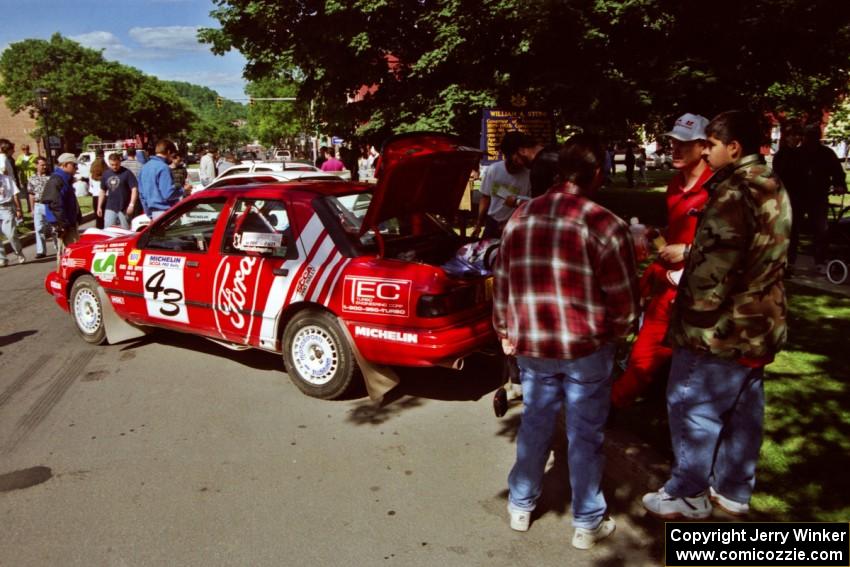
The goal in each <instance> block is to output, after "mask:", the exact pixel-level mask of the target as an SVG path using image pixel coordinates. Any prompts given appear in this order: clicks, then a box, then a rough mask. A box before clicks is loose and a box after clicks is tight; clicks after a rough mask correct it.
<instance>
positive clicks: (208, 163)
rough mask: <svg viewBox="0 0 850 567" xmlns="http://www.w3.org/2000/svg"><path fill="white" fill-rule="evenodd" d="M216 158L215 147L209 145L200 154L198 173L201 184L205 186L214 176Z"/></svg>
mask: <svg viewBox="0 0 850 567" xmlns="http://www.w3.org/2000/svg"><path fill="white" fill-rule="evenodd" d="M217 160H218V150H217V149H215V147H213V146H210V147H209V148H207V150H206V152H204V154H203V155H202V156H201V162H200V165H199V168H200V169H199V172H198V173H199V174H200V177H201V185H203V186H204V187H206V186H207V185H209V184H210V183H212V182H213V180H214V179H215V178H216V175H218V174H217V172H216V169H215V162H216V161H217Z"/></svg>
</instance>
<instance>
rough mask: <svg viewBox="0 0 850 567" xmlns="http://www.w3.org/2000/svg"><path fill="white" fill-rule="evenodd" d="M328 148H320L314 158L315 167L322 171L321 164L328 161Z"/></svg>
mask: <svg viewBox="0 0 850 567" xmlns="http://www.w3.org/2000/svg"><path fill="white" fill-rule="evenodd" d="M327 154H328V147H327V146H322V147H321V148H319V155H318V156H317V157H316V167H318V168H319V169H322V164H323V163H325V160H326V159H328V155H327Z"/></svg>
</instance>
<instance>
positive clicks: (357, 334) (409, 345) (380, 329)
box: [342, 314, 496, 366]
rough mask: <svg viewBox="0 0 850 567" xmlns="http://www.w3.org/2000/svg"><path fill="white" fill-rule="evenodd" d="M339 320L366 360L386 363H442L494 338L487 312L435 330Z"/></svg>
mask: <svg viewBox="0 0 850 567" xmlns="http://www.w3.org/2000/svg"><path fill="white" fill-rule="evenodd" d="M342 322H343V324H344V325H345V326H346V327H347V328H348V331H349V332H350V333H351V336H352V337H353V338H354V342H355V343H356V345H357V348H358V349H359V350H360V353H361V354H362V355H363V357H364V358H365V359H366V360H368V361H369V362H371V363H373V364H383V365H390V366H445V365H447V364H450V363H451V362H452V361H454V360H456V359H458V358H463V357H465V356H468V355H470V354H472V353H474V352H477V351H479V350H481V349H483V348H485V347H487V346H490V345H491V344H492V343H493V342H494V341H495V340H496V333H495V332H494V331H493V326H492V323H491V319H490V316H489V314H488V315H487V316H485V317H480V318H477V319H474V320H472V321H464V322H463V323H462V324H455V325H450V326H446V327H442V328H438V329H416V328H408V327H399V326H382V325H376V324H373V323H361V322H358V321H349V320H343V321H342Z"/></svg>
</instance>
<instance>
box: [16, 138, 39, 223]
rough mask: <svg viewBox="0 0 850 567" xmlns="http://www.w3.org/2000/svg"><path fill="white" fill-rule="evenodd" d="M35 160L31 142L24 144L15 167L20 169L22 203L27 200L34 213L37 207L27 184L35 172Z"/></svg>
mask: <svg viewBox="0 0 850 567" xmlns="http://www.w3.org/2000/svg"><path fill="white" fill-rule="evenodd" d="M35 160H36V155H35V154H33V153H31V152H30V146H29V144H22V145H21V155H19V156H18V159H16V160H15V168H16V169H17V171H18V187H19V188H20V189H21V191H20V194H21V204H22V205H23V203H24V201H26V202H27V206H28V207H29V211H30V212H31V213H34V211H35V207H34V206H33V203H32V201H31V200H30V199H29V195H28V192H27V186H28V185H29V184H28V181H29V178H30V176H31V175H33V174H34V173H35Z"/></svg>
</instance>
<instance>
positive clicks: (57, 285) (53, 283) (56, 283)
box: [50, 282, 62, 290]
mask: <svg viewBox="0 0 850 567" xmlns="http://www.w3.org/2000/svg"><path fill="white" fill-rule="evenodd" d="M50 287H52V288H53V289H58V290H61V289H62V284H60V283H59V282H50Z"/></svg>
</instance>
